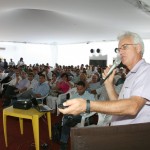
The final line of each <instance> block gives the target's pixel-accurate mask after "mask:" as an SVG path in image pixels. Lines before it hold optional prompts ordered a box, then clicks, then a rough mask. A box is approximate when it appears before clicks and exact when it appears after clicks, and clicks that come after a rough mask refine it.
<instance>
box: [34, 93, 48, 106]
mask: <svg viewBox="0 0 150 150" xmlns="http://www.w3.org/2000/svg"><path fill="white" fill-rule="evenodd" d="M48 95H49V93H48V94H46V95H45V96H43V97H39V98H36V100H41V101H42V104H44V99H46V98H47V97H48Z"/></svg>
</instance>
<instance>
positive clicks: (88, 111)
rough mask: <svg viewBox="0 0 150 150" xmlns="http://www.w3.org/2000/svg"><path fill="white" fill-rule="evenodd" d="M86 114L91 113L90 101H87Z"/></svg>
mask: <svg viewBox="0 0 150 150" xmlns="http://www.w3.org/2000/svg"><path fill="white" fill-rule="evenodd" d="M85 112H86V113H90V100H86V111H85Z"/></svg>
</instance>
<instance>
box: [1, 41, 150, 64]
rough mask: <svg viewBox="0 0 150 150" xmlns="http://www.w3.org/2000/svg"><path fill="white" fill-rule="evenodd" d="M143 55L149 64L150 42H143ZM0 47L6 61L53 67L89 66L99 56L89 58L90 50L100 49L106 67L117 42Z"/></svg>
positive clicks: (110, 62) (5, 45) (113, 53)
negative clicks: (105, 57) (3, 48)
mask: <svg viewBox="0 0 150 150" xmlns="http://www.w3.org/2000/svg"><path fill="white" fill-rule="evenodd" d="M144 44H145V53H144V56H143V57H144V58H145V60H146V61H147V62H149V63H150V50H149V47H150V40H144ZM0 47H5V48H6V50H0V57H2V58H6V60H7V61H9V60H10V58H12V59H13V60H14V61H15V62H16V63H17V62H18V60H19V59H20V57H23V58H24V61H25V63H26V64H27V65H29V64H35V63H39V64H42V63H44V64H46V63H49V64H50V65H51V66H54V65H55V63H58V64H60V65H74V66H77V65H81V64H89V59H90V58H91V59H93V58H95V59H100V57H99V56H94V55H95V54H94V55H93V56H91V53H90V49H95V50H96V49H97V48H99V49H101V54H102V55H107V59H108V60H107V65H110V64H112V62H113V59H114V58H115V57H116V53H115V52H114V49H115V48H116V47H117V42H99V43H90V44H74V45H59V46H56V45H42V44H37V45H35V44H17V43H0Z"/></svg>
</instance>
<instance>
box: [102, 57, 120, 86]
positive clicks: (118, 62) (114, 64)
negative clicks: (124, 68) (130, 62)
mask: <svg viewBox="0 0 150 150" xmlns="http://www.w3.org/2000/svg"><path fill="white" fill-rule="evenodd" d="M120 63H121V59H120V56H118V57H117V58H116V59H115V61H114V63H113V65H112V66H111V68H110V70H109V71H108V73H107V75H106V77H105V78H104V79H102V80H101V82H100V84H101V85H102V84H103V83H104V82H105V80H106V79H107V78H108V77H109V76H110V75H111V74H112V72H113V70H114V69H115V68H116V67H117V66H118V65H119V64H120Z"/></svg>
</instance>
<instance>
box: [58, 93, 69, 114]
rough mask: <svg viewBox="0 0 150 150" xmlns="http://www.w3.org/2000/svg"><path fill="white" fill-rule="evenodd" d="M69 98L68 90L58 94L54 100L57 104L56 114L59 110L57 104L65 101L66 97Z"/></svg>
mask: <svg viewBox="0 0 150 150" xmlns="http://www.w3.org/2000/svg"><path fill="white" fill-rule="evenodd" d="M69 98H70V93H69V92H66V93H63V94H59V96H58V98H57V100H56V104H57V116H58V115H59V113H60V112H59V110H58V105H59V104H62V103H63V102H65V101H66V100H67V99H69Z"/></svg>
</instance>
